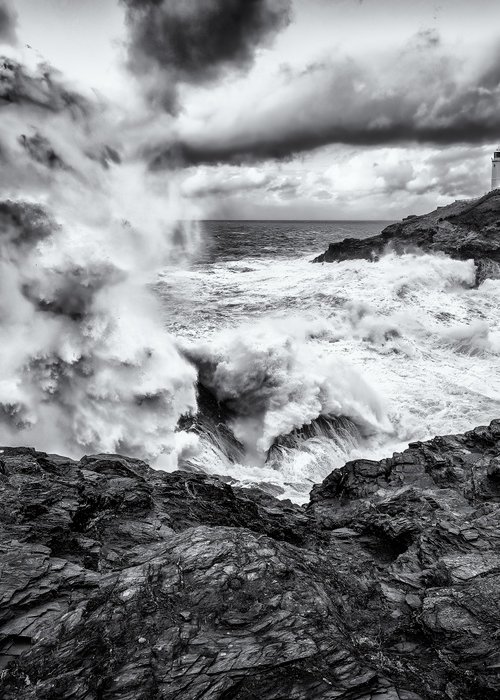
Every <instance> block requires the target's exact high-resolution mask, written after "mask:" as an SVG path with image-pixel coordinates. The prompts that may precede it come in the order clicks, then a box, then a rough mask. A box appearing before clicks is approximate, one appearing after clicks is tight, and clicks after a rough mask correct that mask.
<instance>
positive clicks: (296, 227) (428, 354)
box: [158, 221, 500, 500]
mask: <svg viewBox="0 0 500 700" xmlns="http://www.w3.org/2000/svg"><path fill="white" fill-rule="evenodd" d="M387 223H388V222H381V221H293V222H291V221H208V222H204V223H203V224H202V225H201V232H200V238H201V240H200V245H199V246H198V252H197V254H196V255H195V256H194V259H192V261H191V263H190V264H188V265H187V266H185V267H183V268H180V267H178V266H172V267H171V268H169V269H166V270H165V271H164V273H163V275H162V277H161V281H160V283H159V285H158V291H159V294H160V297H161V299H162V302H163V309H164V313H165V324H166V326H167V329H168V330H169V331H170V332H171V333H172V335H173V336H174V337H175V338H176V339H177V343H178V344H179V347H180V348H181V349H182V351H183V352H186V353H187V354H188V356H189V357H190V358H191V359H193V360H194V361H195V362H196V363H197V364H198V365H199V367H202V368H203V371H204V372H205V373H206V377H205V378H206V380H207V381H208V382H209V383H210V386H211V389H212V391H213V392H214V393H215V394H216V395H217V396H218V398H219V399H220V400H224V401H229V402H230V404H231V406H232V408H233V410H234V411H235V414H236V416H237V418H236V419H235V421H234V424H233V426H232V427H233V430H234V432H235V434H236V436H237V437H238V439H239V440H240V441H241V442H242V443H243V444H244V446H245V449H246V456H245V457H244V458H243V459H242V460H241V463H238V464H234V463H232V462H231V461H230V460H229V461H228V459H227V458H226V457H225V456H224V454H223V451H222V450H221V449H220V445H219V446H217V444H216V441H213V440H212V441H211V440H208V441H203V440H202V441H201V445H200V446H199V447H200V451H199V453H198V455H197V456H196V457H194V458H193V459H194V460H195V461H197V465H198V466H199V468H201V469H204V470H206V471H209V472H212V473H218V474H226V475H228V476H232V477H233V478H236V479H238V480H240V481H242V482H243V483H250V484H251V483H259V482H264V481H265V482H266V483H272V484H274V485H275V486H276V487H277V488H281V489H283V493H286V494H287V495H289V496H290V497H292V498H295V499H296V500H301V499H304V498H305V497H306V495H307V492H308V490H309V489H310V486H311V484H312V483H314V482H318V481H320V480H321V479H323V478H324V477H325V476H326V475H327V474H328V473H329V472H330V471H331V470H332V469H334V468H336V467H339V466H341V465H342V464H344V463H345V462H346V461H347V460H348V459H352V458H355V457H359V456H364V457H370V458H377V459H378V458H381V457H384V456H387V455H390V454H391V453H392V452H393V451H395V450H398V451H399V450H402V449H404V448H405V446H406V445H407V443H408V442H409V441H412V440H418V439H426V438H429V437H432V436H434V435H436V434H446V433H450V432H457V431H463V430H467V429H469V428H472V427H473V426H475V425H479V424H481V423H486V422H489V421H490V420H491V419H492V418H495V417H498V415H500V362H499V359H500V357H499V356H500V281H498V280H496V281H494V280H488V281H487V282H485V283H484V284H483V285H481V287H480V288H479V289H474V287H473V282H474V276H475V270H474V264H473V262H472V261H456V260H451V259H449V258H446V257H444V256H432V255H417V254H409V255H403V256H396V255H394V254H393V253H389V254H387V255H385V256H383V257H382V258H381V259H380V260H378V261H377V262H369V261H366V260H352V261H345V262H342V263H331V264H311V260H312V258H313V257H315V256H316V255H318V254H320V253H322V252H323V251H324V250H325V249H326V248H327V247H328V245H329V243H331V242H334V241H339V240H342V239H343V238H346V237H355V238H365V237H368V236H370V235H374V234H377V233H379V232H380V231H381V230H382V229H383V228H384V227H385V226H386V225H387ZM320 417H321V418H322V420H323V418H325V417H326V419H328V420H333V421H335V420H337V419H339V418H341V419H342V420H343V419H344V418H346V419H348V423H345V424H344V425H351V428H352V429H348V430H345V429H342V431H341V433H339V435H338V439H332V435H333V434H334V433H335V425H337V424H338V423H334V424H333V427H332V428H331V429H328V430H327V431H326V432H325V431H324V430H322V429H320V428H318V429H317V430H316V428H315V426H316V425H317V424H316V423H315V421H317V419H318V418H320ZM320 423H321V422H320ZM318 425H319V423H318ZM321 425H323V423H321ZM303 426H309V427H308V429H307V430H306V431H303V432H302V433H301V435H302V437H301V438H300V439H299V438H297V440H295V441H294V440H290V439H287V440H286V441H285V442H283V441H282V442H281V443H280V438H281V436H284V435H289V434H290V433H291V432H292V431H297V430H299V431H300V429H301V428H302V427H303ZM310 426H312V428H311V427H310ZM277 444H280V445H285V446H284V447H280V448H279V449H273V450H272V454H273V459H272V460H270V459H269V456H268V455H269V454H270V452H269V450H270V448H272V447H273V445H277Z"/></svg>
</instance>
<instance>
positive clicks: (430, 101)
mask: <svg viewBox="0 0 500 700" xmlns="http://www.w3.org/2000/svg"><path fill="white" fill-rule="evenodd" d="M423 40H424V41H427V42H429V41H430V43H431V45H432V46H435V47H438V46H439V41H438V40H437V37H436V36H435V35H430V36H423V35H422V34H420V35H419V36H418V37H417V41H416V42H415V44H414V45H413V46H411V47H410V48H408V49H405V51H404V52H402V53H401V54H400V55H399V56H394V57H393V58H392V61H391V60H389V58H386V59H385V61H382V62H379V63H378V64H377V63H376V64H375V65H369V64H366V65H365V64H362V63H360V62H356V61H353V60H345V61H343V62H339V63H335V64H334V63H330V64H329V65H328V64H326V65H325V64H324V63H321V64H317V65H316V66H314V70H313V71H303V72H302V73H301V74H300V75H298V76H295V79H291V78H290V76H288V77H287V80H286V81H285V80H282V82H281V84H280V85H278V86H277V87H275V88H274V90H271V91H270V96H267V97H266V100H265V101H263V102H262V103H261V102H259V100H258V99H257V98H255V96H254V98H253V99H254V105H253V108H252V109H251V110H250V109H248V110H247V111H245V110H244V109H242V108H241V106H236V108H237V113H236V116H235V118H234V120H233V121H232V122H231V123H229V125H228V124H227V119H226V122H225V124H224V127H223V128H222V127H218V124H217V122H216V120H214V123H213V124H210V123H209V124H207V125H206V126H205V128H204V129H203V130H200V131H199V132H198V133H192V134H191V135H190V136H189V137H187V136H184V137H181V138H180V142H179V143H177V144H176V145H175V156H176V159H177V162H179V161H180V162H184V163H187V164H198V163H205V164H217V163H223V162H227V163H243V162H257V161H260V160H265V159H283V158H287V157H291V156H293V155H295V154H299V153H302V152H306V151H310V150H312V149H315V148H318V147H320V146H326V145H329V144H347V145H353V146H376V145H378V146H380V145H393V144H400V143H410V142H417V143H428V144H435V145H448V144H454V143H471V144H472V143H476V144H477V143H485V142H488V141H492V140H497V139H498V138H499V137H500V119H499V114H500V51H499V50H497V51H496V52H495V53H494V54H493V55H492V58H491V60H490V61H489V62H488V63H486V64H485V65H483V66H482V67H481V68H480V69H477V71H476V72H475V73H473V72H472V71H470V72H469V75H468V77H465V72H466V71H465V68H467V66H465V68H464V65H463V64H462V63H461V62H460V61H458V60H456V59H454V58H453V57H447V56H446V55H443V54H442V52H441V50H440V49H436V51H435V52H433V51H429V52H427V53H426V52H424V53H422V51H421V47H422V41H423ZM261 104H262V105H263V106H261ZM227 109H229V108H227ZM172 152H173V151H172V146H171V145H170V146H169V147H166V148H162V147H159V148H157V149H156V150H155V151H154V152H153V153H152V154H151V157H150V161H151V167H152V168H161V167H164V166H165V165H166V164H168V163H169V162H170V161H169V159H170V158H171V154H172Z"/></svg>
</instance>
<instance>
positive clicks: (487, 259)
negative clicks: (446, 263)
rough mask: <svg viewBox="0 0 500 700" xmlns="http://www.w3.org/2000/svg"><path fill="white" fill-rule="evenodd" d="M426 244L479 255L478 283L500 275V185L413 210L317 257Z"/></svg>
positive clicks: (462, 255)
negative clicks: (375, 232)
mask: <svg viewBox="0 0 500 700" xmlns="http://www.w3.org/2000/svg"><path fill="white" fill-rule="evenodd" d="M390 250H392V251H394V252H396V253H404V252H412V251H414V250H422V251H425V252H430V253H446V254H447V255H450V256H451V257H452V258H457V259H459V260H469V259H471V258H472V259H473V260H474V262H475V264H476V283H477V284H480V283H481V282H482V281H483V280H484V279H486V278H487V277H500V190H493V191H492V192H488V194H486V195H484V196H483V197H480V198H479V199H476V200H472V201H457V202H454V203H453V204H450V205H449V206H446V207H440V208H438V209H436V210H435V211H433V212H431V213H430V214H426V215H425V216H410V217H407V218H406V219H403V221H400V222H398V223H395V224H391V225H390V226H388V227H387V228H385V229H384V230H383V231H382V233H381V234H380V235H378V236H372V237H370V238H365V239H363V240H359V239H357V238H345V239H344V240H343V241H339V242H338V243H332V244H331V245H330V246H329V248H328V250H326V251H325V252H324V253H323V254H322V255H319V256H318V257H317V258H315V259H314V260H313V262H340V261H342V260H351V259H353V258H364V259H367V260H372V259H376V258H377V257H379V256H380V255H382V254H383V253H384V252H388V251H390Z"/></svg>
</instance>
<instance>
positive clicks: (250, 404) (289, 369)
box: [184, 316, 391, 464]
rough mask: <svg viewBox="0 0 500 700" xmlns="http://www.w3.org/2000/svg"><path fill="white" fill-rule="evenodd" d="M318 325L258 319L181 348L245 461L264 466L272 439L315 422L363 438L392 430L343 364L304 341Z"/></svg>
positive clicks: (371, 393) (368, 390)
mask: <svg viewBox="0 0 500 700" xmlns="http://www.w3.org/2000/svg"><path fill="white" fill-rule="evenodd" d="M318 334H321V328H320V326H319V324H318V323H308V322H307V321H304V320H303V319H300V318H298V317H291V316H289V317H287V318H286V319H280V320H278V319H274V321H273V322H272V323H271V322H266V321H265V320H262V321H260V322H258V323H254V324H251V325H248V326H242V327H238V328H235V329H231V330H226V331H224V332H221V333H220V334H219V335H218V336H217V338H216V340H214V341H213V342H212V343H207V344H199V345H196V344H191V345H186V346H185V348H184V352H185V353H186V356H187V357H188V358H189V359H190V360H191V361H193V362H194V363H195V364H196V365H197V366H198V368H199V375H200V382H201V383H202V384H203V385H204V386H206V387H208V388H209V389H210V390H211V391H212V392H213V393H214V395H215V396H216V397H217V399H218V400H219V401H220V402H222V403H223V404H224V405H225V406H227V407H228V409H229V410H230V411H231V413H232V416H233V419H232V429H233V431H234V435H235V436H236V438H237V439H238V440H239V441H240V442H241V443H242V444H243V445H244V446H245V448H246V455H247V459H248V461H249V462H250V463H256V464H262V463H264V462H265V459H266V455H267V453H268V450H269V448H270V447H271V446H272V445H273V443H274V441H275V439H276V438H278V437H279V436H282V435H286V434H288V433H291V432H292V431H293V430H294V429H297V428H301V427H302V426H304V425H307V424H310V423H311V422H312V421H314V420H315V419H317V418H319V417H320V416H330V417H333V416H336V417H340V416H344V417H347V418H349V419H351V421H353V422H354V423H355V424H356V425H357V426H358V427H359V429H360V431H361V432H362V433H363V434H365V435H369V434H372V433H375V432H380V431H386V432H390V431H391V425H390V422H389V420H388V418H387V414H386V412H385V408H384V405H383V401H382V399H381V398H380V397H379V396H378V395H377V393H376V391H375V390H374V389H373V388H372V387H371V386H370V385H369V384H368V383H367V382H366V381H365V380H364V379H363V378H362V377H361V376H360V374H359V373H358V372H356V371H355V370H353V369H352V367H350V366H349V364H348V363H347V362H345V361H339V360H338V359H336V358H335V356H333V355H332V354H331V353H324V352H321V351H320V349H319V348H318V346H317V345H316V346H315V345H312V344H311V343H310V342H308V341H309V340H310V339H311V337H315V336H317V335H318Z"/></svg>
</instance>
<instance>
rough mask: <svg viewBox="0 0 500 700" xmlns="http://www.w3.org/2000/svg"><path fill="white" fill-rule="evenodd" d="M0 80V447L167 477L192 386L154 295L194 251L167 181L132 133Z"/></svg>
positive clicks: (79, 107) (109, 112) (47, 90)
mask: <svg viewBox="0 0 500 700" xmlns="http://www.w3.org/2000/svg"><path fill="white" fill-rule="evenodd" d="M0 77H1V81H0V85H1V88H2V98H3V101H2V104H1V107H0V109H1V110H2V112H1V115H2V124H3V127H4V128H3V129H2V134H1V143H0V153H1V158H2V170H3V176H2V178H1V181H0V187H1V194H2V197H3V202H2V204H1V205H0V299H1V302H0V328H1V332H2V343H1V345H0V441H1V442H3V443H8V444H31V445H34V446H36V447H37V448H39V449H45V450H51V451H54V450H56V451H62V452H64V453H66V454H68V453H69V454H71V455H72V456H79V455H81V454H82V453H83V452H89V451H110V452H123V453H127V454H132V455H137V456H140V457H143V458H146V459H150V460H155V459H159V460H160V461H162V462H163V463H164V464H167V465H170V466H175V464H176V451H177V449H179V450H181V451H186V450H187V451H188V452H189V451H191V450H192V448H193V437H192V436H186V435H184V434H182V433H177V434H176V433H175V428H176V425H177V422H178V419H179V417H180V416H181V415H183V414H185V413H186V412H189V411H193V410H195V405H196V398H195V389H194V384H195V381H196V372H195V370H194V368H193V367H192V366H191V364H190V363H189V362H187V361H186V360H185V358H184V357H182V356H181V355H180V354H179V352H178V350H177V348H176V344H175V342H174V340H173V338H172V337H171V336H170V335H169V333H167V332H166V331H165V330H164V328H163V327H162V324H161V321H160V318H161V312H160V309H159V304H158V300H157V299H156V297H155V295H154V293H153V292H152V290H151V288H150V286H149V285H150V284H151V283H153V282H154V281H155V279H156V275H157V272H158V270H159V269H161V268H162V266H164V265H165V264H167V263H174V262H175V264H179V262H180V260H182V259H183V258H185V257H187V256H189V254H190V252H191V250H192V248H193V246H194V245H195V242H196V235H197V231H196V226H195V225H193V224H190V223H188V222H187V219H188V217H187V216H186V212H185V211H184V210H183V208H182V204H181V202H180V199H179V197H178V196H177V195H176V183H175V174H173V173H170V174H169V176H168V179H166V177H165V176H164V177H161V178H160V177H158V176H153V175H152V174H151V173H149V172H148V171H147V168H146V167H145V165H144V164H143V163H142V162H141V160H140V158H138V157H137V156H136V155H135V154H136V152H137V151H136V149H135V148H134V146H135V144H137V143H138V142H139V141H140V139H141V138H142V139H144V138H145V136H144V134H141V133H140V127H138V126H136V127H134V128H132V126H131V125H130V123H129V124H127V125H126V126H124V125H123V123H122V122H121V121H120V118H119V115H117V114H116V111H115V110H114V108H113V109H112V108H111V107H109V106H108V105H106V104H104V103H102V102H101V103H99V102H97V101H94V102H93V101H92V100H91V99H90V98H89V97H83V96H81V95H77V94H75V93H73V92H70V91H69V90H68V89H67V88H66V87H65V86H64V84H63V83H62V81H61V80H60V78H59V77H58V76H56V75H53V74H51V73H50V71H48V69H47V68H46V67H42V68H41V69H40V70H38V71H35V72H30V71H27V70H26V69H24V68H23V67H22V66H21V65H20V64H18V63H16V62H14V61H12V60H7V59H6V60H5V61H4V62H3V66H2V69H1V76H0ZM122 127H123V128H122ZM132 137H133V138H134V139H135V142H134V141H133V139H132ZM7 171H8V173H9V177H8V178H7V177H6V176H5V173H6V172H7Z"/></svg>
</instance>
